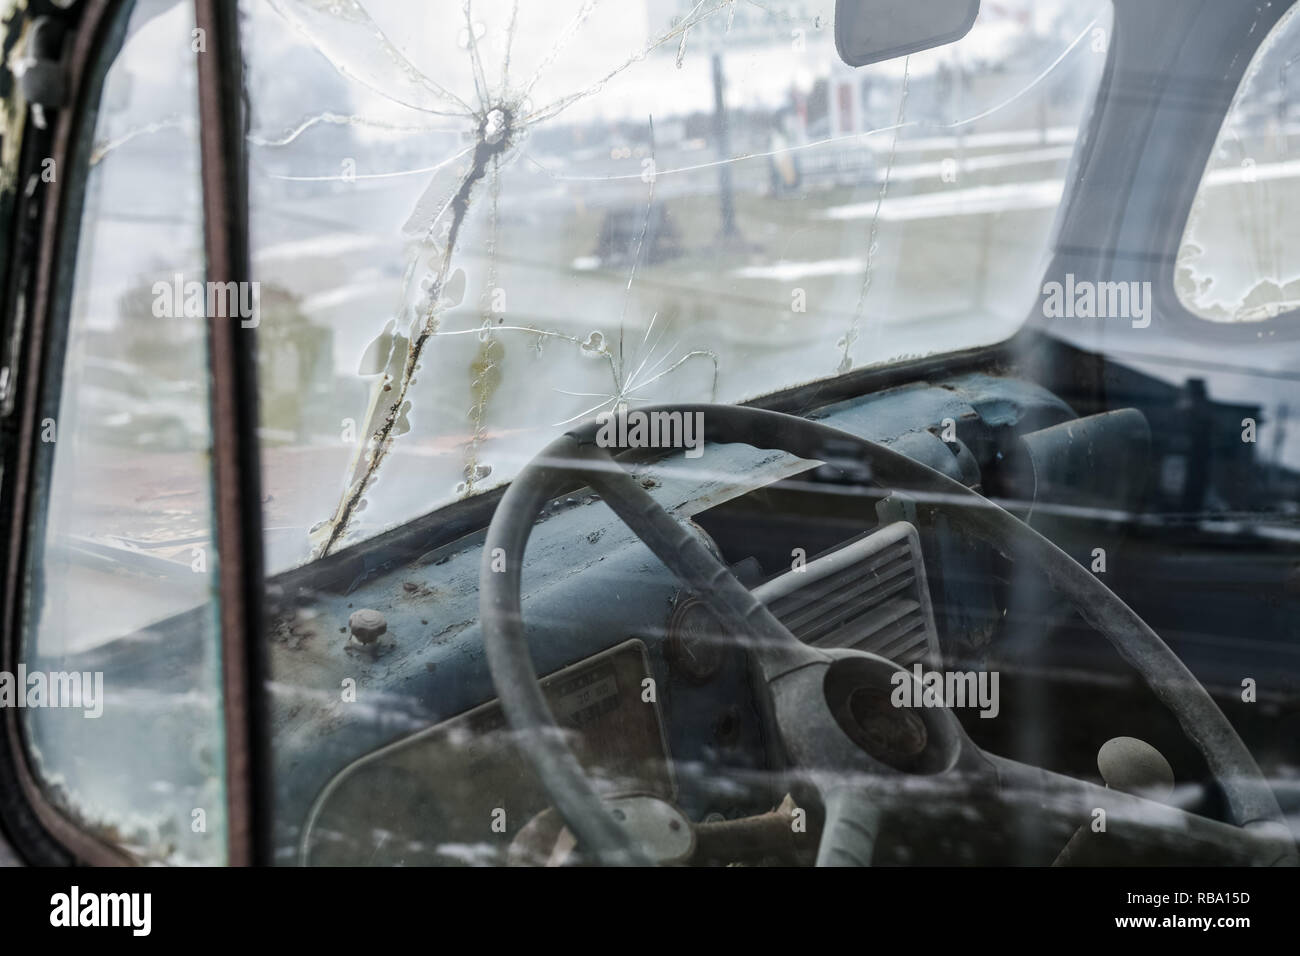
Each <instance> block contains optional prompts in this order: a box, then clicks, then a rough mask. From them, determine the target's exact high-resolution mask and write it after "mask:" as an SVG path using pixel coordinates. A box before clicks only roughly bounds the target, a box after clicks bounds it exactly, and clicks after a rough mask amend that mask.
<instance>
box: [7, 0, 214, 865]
mask: <svg viewBox="0 0 1300 956" xmlns="http://www.w3.org/2000/svg"><path fill="white" fill-rule="evenodd" d="M192 6H193V5H192V4H190V3H187V2H176V0H152V2H139V3H136V4H135V5H134V6H133V9H132V11H131V12H130V14H129V20H128V22H127V24H126V40H125V43H124V45H123V47H122V49H121V51H120V53H119V54H118V56H117V57H116V59H115V60H114V61H113V62H112V64H111V66H110V67H109V69H108V72H107V75H106V77H105V82H104V88H103V95H102V100H101V103H100V108H99V115H98V117H97V119H96V120H95V123H94V132H93V139H94V143H93V148H92V150H91V156H90V168H89V170H77V171H75V172H73V173H70V174H68V175H71V176H84V177H85V200H84V209H83V218H82V221H81V228H80V239H79V244H78V249H77V256H76V263H75V270H74V271H73V275H72V288H71V313H70V316H69V320H68V331H67V344H66V353H65V354H64V355H63V356H61V357H60V364H59V365H58V367H56V368H54V369H53V370H52V372H51V377H52V378H53V379H54V380H55V381H57V382H59V383H60V385H59V386H58V392H59V394H58V405H57V408H49V409H47V410H46V413H45V417H44V421H43V423H42V429H41V436H40V437H41V441H42V448H43V450H42V455H43V467H44V469H45V473H44V474H45V477H44V480H43V481H40V482H38V486H37V492H38V520H37V523H36V527H35V531H34V533H35V538H34V540H35V542H36V545H35V548H34V553H33V554H32V555H31V563H30V572H29V573H30V589H29V592H28V607H27V613H26V620H27V633H26V635H25V644H24V652H25V653H24V655H23V665H24V667H25V669H26V672H27V678H26V687H25V688H22V687H20V688H19V691H20V692H22V693H25V703H27V704H29V705H30V704H31V703H32V701H33V693H34V687H35V686H36V685H37V684H41V683H44V684H45V685H46V692H45V694H44V697H45V703H44V704H43V705H42V706H28V708H27V709H26V710H24V715H25V727H26V730H27V734H28V739H29V746H30V750H31V754H32V758H33V763H34V766H35V768H36V771H37V774H38V777H39V779H40V780H41V781H42V783H43V784H44V786H45V788H46V790H47V792H48V794H49V796H50V797H51V798H52V799H53V801H54V803H55V804H56V805H57V806H58V807H59V808H60V809H62V810H63V811H64V812H65V813H66V814H68V815H69V816H70V817H72V818H73V819H74V820H76V821H77V822H78V823H80V824H81V825H83V826H84V827H86V828H88V829H90V830H92V831H93V832H95V833H97V834H98V835H99V836H101V837H103V838H105V839H107V840H108V841H110V842H113V843H115V844H118V845H120V846H122V847H123V848H125V849H126V850H128V851H129V852H130V853H132V854H134V855H135V856H137V857H138V858H139V859H141V860H143V861H149V862H154V861H166V862H171V863H187V862H202V863H212V862H220V861H221V860H222V859H223V858H224V854H225V835H224V823H223V815H224V805H225V796H224V790H223V783H222V781H223V776H222V771H223V748H224V743H223V738H222V733H221V723H220V721H221V699H220V695H219V674H220V670H219V666H220V665H219V659H218V656H217V655H218V650H217V631H216V615H215V604H214V602H213V600H212V591H213V587H214V580H215V573H216V565H217V560H216V553H215V548H214V544H213V528H212V519H211V487H210V478H209V472H210V468H209V455H210V451H211V435H210V432H209V425H208V410H207V403H208V396H207V389H206V381H207V371H206V355H205V325H204V319H203V318H202V316H201V315H199V316H194V315H193V314H192V311H193V310H191V311H190V313H187V312H186V310H185V309H184V307H183V302H184V299H183V297H182V298H179V299H178V295H177V293H176V290H177V288H180V289H181V290H182V291H183V290H184V289H185V288H186V284H187V283H190V282H194V281H198V282H201V281H202V280H203V276H204V262H203V244H202V206H201V193H200V184H199V182H200V181H199V145H198V129H197V88H196V84H197V77H196V72H195V54H194V51H193V47H192V42H193V34H192V31H193V29H194V23H193V10H192ZM178 283H179V286H178ZM178 301H179V302H180V303H181V307H180V308H179V309H178V308H177V306H178ZM38 675H39V676H38ZM34 682H35V683H34ZM74 690H75V691H76V693H75V694H74ZM77 698H79V699H77Z"/></svg>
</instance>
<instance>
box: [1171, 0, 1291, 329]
mask: <svg viewBox="0 0 1300 956" xmlns="http://www.w3.org/2000/svg"><path fill="white" fill-rule="evenodd" d="M1298 9H1300V8H1293V9H1292V10H1291V11H1290V12H1289V13H1287V14H1286V15H1285V16H1284V17H1283V18H1282V19H1281V20H1280V21H1279V22H1278V23H1277V24H1276V25H1275V26H1274V27H1273V30H1272V32H1271V33H1270V34H1269V35H1268V37H1266V38H1265V40H1264V42H1263V44H1262V45H1261V46H1260V48H1259V50H1258V51H1256V53H1255V57H1254V59H1253V60H1252V61H1251V64H1250V66H1249V68H1248V69H1247V70H1246V74H1245V77H1244V78H1243V79H1242V82H1241V87H1240V89H1239V90H1238V91H1237V95H1236V97H1235V98H1234V100H1233V103H1232V107H1231V109H1230V110H1229V111H1228V115H1227V117H1226V118H1225V119H1224V122H1223V128H1222V129H1221V130H1220V131H1219V137H1218V139H1217V141H1216V142H1215V144H1214V152H1213V153H1211V155H1210V161H1209V163H1208V164H1207V165H1206V168H1205V175H1204V177H1203V178H1202V179H1201V185H1200V188H1199V190H1198V191H1197V194H1196V200H1195V203H1194V204H1193V207H1192V213H1191V217H1190V218H1189V220H1188V222H1187V228H1186V231H1185V232H1184V234H1183V241H1182V245H1181V248H1180V249H1179V253H1178V262H1177V266H1176V269H1177V271H1176V275H1175V283H1174V285H1175V289H1176V290H1177V293H1178V298H1179V300H1180V301H1181V302H1182V304H1183V306H1184V307H1186V308H1187V309H1188V310H1189V311H1191V312H1192V313H1193V314H1194V315H1197V316H1199V317H1200V318H1202V319H1207V320H1209V321H1211V322H1260V321H1264V320H1266V319H1271V318H1273V317H1275V316H1277V315H1280V314H1282V313H1284V312H1290V311H1292V310H1293V309H1296V308H1297V307H1300V159H1297V158H1296V157H1295V155H1294V154H1293V153H1292V149H1293V147H1295V146H1297V145H1300V97H1297V96H1296V95H1295V91H1296V89H1297V88H1300V16H1297V10H1298Z"/></svg>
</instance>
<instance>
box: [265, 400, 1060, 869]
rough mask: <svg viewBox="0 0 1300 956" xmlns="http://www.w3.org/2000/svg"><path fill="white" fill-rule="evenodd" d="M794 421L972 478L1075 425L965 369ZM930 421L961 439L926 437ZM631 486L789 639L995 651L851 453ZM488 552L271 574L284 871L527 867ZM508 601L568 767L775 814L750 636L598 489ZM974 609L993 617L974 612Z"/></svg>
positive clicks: (904, 503)
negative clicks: (351, 629) (729, 629)
mask: <svg viewBox="0 0 1300 956" xmlns="http://www.w3.org/2000/svg"><path fill="white" fill-rule="evenodd" d="M809 417H813V418H817V419H820V420H823V421H826V422H827V423H829V424H832V425H834V426H836V427H838V428H841V429H844V430H846V431H850V432H854V433H857V434H860V435H863V436H864V437H867V438H871V439H873V440H876V441H880V442H882V443H885V444H890V445H892V446H893V447H895V448H896V449H897V450H900V451H903V452H904V453H906V454H909V455H912V456H913V457H918V458H922V459H923V460H925V461H926V463H927V464H931V465H932V466H933V467H938V468H940V469H941V470H944V471H946V472H947V473H949V474H951V475H953V476H954V477H958V478H960V479H961V480H962V481H963V482H965V483H966V484H968V485H970V486H973V487H977V486H978V485H979V483H980V481H981V480H984V479H985V477H986V476H987V475H988V474H990V473H991V472H992V471H995V470H996V468H997V464H998V461H999V460H1000V459H1001V458H1002V457H1004V452H1005V450H1007V449H1009V447H1010V445H1011V444H1013V443H1014V442H1015V441H1016V440H1017V436H1019V435H1020V434H1023V433H1024V432H1026V431H1033V430H1035V429H1037V428H1041V427H1047V426H1050V425H1052V424H1056V423H1057V422H1059V421H1064V420H1067V419H1069V418H1071V417H1073V416H1072V413H1071V412H1070V410H1069V409H1068V407H1066V406H1065V405H1064V403H1062V402H1061V401H1060V400H1059V399H1057V398H1055V397H1054V396H1052V395H1051V394H1050V393H1048V392H1046V391H1045V390H1043V389H1041V388H1038V387H1036V386H1032V385H1028V384H1026V383H1023V382H1019V381H1017V380H1015V379H1007V378H1001V377H997V376H991V375H985V374H970V375H965V376H960V377H957V378H954V379H951V380H948V381H944V382H942V383H936V384H924V383H923V384H917V385H909V386H903V387H900V388H897V389H891V390H887V391H884V392H880V393H876V394H874V395H871V396H867V397H864V398H860V399H854V400H852V401H848V402H843V403H841V404H839V405H835V406H830V407H827V408H823V409H819V410H817V411H815V412H813V413H812V414H811V415H810V416H809ZM945 422H950V423H952V424H954V425H955V426H956V437H953V436H949V438H948V440H944V438H942V437H940V432H941V430H942V429H943V428H944V427H945ZM636 473H637V477H638V479H639V480H640V481H641V484H642V487H644V488H646V489H647V490H648V491H649V492H650V494H651V495H652V496H654V497H655V498H656V499H657V500H658V501H659V502H660V503H661V504H662V505H664V506H665V507H666V508H667V509H668V510H669V511H670V512H671V513H673V514H675V515H676V516H677V517H679V518H680V519H683V520H688V521H691V522H692V523H693V524H694V525H695V527H696V528H697V530H698V531H700V533H701V534H702V535H704V536H705V538H706V540H707V541H708V542H709V544H710V546H711V547H712V548H713V549H714V550H715V553H717V554H718V555H719V556H720V557H722V558H723V560H725V561H726V562H727V563H728V564H729V565H730V566H731V567H732V568H733V570H734V571H735V572H736V574H737V576H738V577H740V579H741V580H742V582H743V583H745V584H746V585H747V586H749V587H750V588H751V589H752V590H753V591H754V593H755V594H756V595H757V596H758V597H760V599H762V600H763V601H765V602H766V603H767V604H768V605H769V607H771V608H772V610H773V612H774V613H775V614H776V615H777V616H778V617H779V618H781V619H782V621H783V622H784V623H786V624H787V626H788V627H790V629H791V630H792V631H793V632H794V633H795V634H796V636H798V637H799V638H800V639H802V640H805V641H807V642H809V643H813V644H817V645H819V646H823V647H859V648H862V649H865V650H874V651H876V652H878V653H882V654H884V655H885V656H890V657H892V658H893V659H895V660H898V661H900V662H908V663H910V662H913V661H916V662H921V661H925V660H934V659H937V658H938V657H939V656H940V655H942V654H945V653H948V652H949V651H950V650H951V649H952V648H954V647H959V646H960V647H968V646H973V645H978V644H979V643H980V641H981V640H983V641H985V642H986V641H987V634H988V632H989V630H990V628H991V627H992V624H991V623H990V622H991V621H992V620H993V619H994V618H995V616H996V615H995V613H994V611H993V597H992V596H991V594H989V593H988V591H989V584H988V578H987V575H986V574H983V573H982V572H983V571H984V569H983V568H982V567H981V566H979V565H978V563H977V564H976V565H975V566H974V567H971V566H969V562H970V561H977V562H978V560H982V559H983V558H982V557H981V556H979V555H973V554H971V553H968V552H963V551H962V550H961V549H960V548H959V547H958V548H957V549H956V550H954V548H953V546H952V545H951V543H950V542H946V541H942V540H940V538H942V537H943V536H942V535H941V534H937V533H936V531H935V529H934V528H933V527H932V526H931V524H930V522H929V521H928V520H927V518H926V507H925V505H924V504H919V503H917V502H914V501H911V500H908V499H906V498H905V497H903V496H898V495H890V494H888V493H887V492H884V491H882V490H879V489H872V488H871V487H870V484H869V481H868V482H864V481H863V477H864V476H861V475H855V474H853V472H852V465H851V463H848V462H836V461H834V460H828V461H821V462H817V461H806V460H802V459H798V458H795V457H794V456H791V455H788V454H786V453H783V452H772V451H767V450H761V449H756V448H752V447H750V446H747V445H724V446H718V447H717V448H716V449H714V450H713V451H712V452H711V453H710V454H709V455H706V456H704V458H703V459H699V460H694V461H693V460H689V459H683V458H682V457H680V456H675V457H673V458H669V459H662V460H660V461H657V462H653V463H650V464H646V465H642V466H639V467H638V468H637V472H636ZM482 540H483V532H482V530H476V531H471V532H469V533H467V534H465V535H463V536H461V537H459V538H457V539H456V540H454V541H451V542H449V543H447V544H444V545H442V546H439V547H434V548H431V549H430V550H428V551H426V552H423V553H420V554H418V555H417V556H416V557H415V558H414V559H413V560H409V561H404V562H402V563H400V564H398V565H397V566H393V565H391V564H389V565H384V564H382V563H381V564H376V565H375V566H373V567H367V566H366V565H365V563H364V561H363V562H362V563H361V564H360V565H359V566H352V567H349V568H346V569H345V571H346V573H337V571H336V573H334V574H333V575H332V576H330V577H329V578H328V579H325V580H323V581H322V579H320V578H312V577H310V576H308V575H307V574H306V573H300V574H293V573H291V574H289V575H285V576H282V577H281V578H280V579H279V580H277V582H276V589H275V591H274V592H273V597H274V598H275V603H276V607H275V609H274V613H273V617H272V620H273V621H275V622H276V624H275V626H274V627H273V628H272V634H273V638H274V643H273V646H272V670H273V675H274V683H273V694H272V702H273V708H272V717H273V728H274V737H273V760H274V761H275V764H276V768H275V769H276V773H275V774H274V778H275V779H276V780H277V781H278V786H277V791H276V793H275V800H276V813H275V816H276V819H277V821H279V822H278V825H277V832H276V838H277V844H278V846H279V850H278V855H279V857H280V859H281V861H282V862H297V863H313V864H315V863H332V864H344V865H346V864H356V863H396V864H406V865H416V864H435V863H436V864H450V865H456V864H476V863H490V862H500V861H502V860H505V861H514V860H516V858H517V857H519V854H520V853H523V852H524V850H523V849H521V847H522V844H521V840H523V836H521V834H522V835H527V833H528V831H529V827H530V825H532V827H533V828H534V829H535V828H536V827H537V826H538V825H539V816H540V815H542V814H543V813H544V811H545V807H546V799H545V796H544V793H543V792H542V791H541V789H540V787H539V785H538V783H537V781H536V779H535V777H534V775H533V773H532V772H531V770H530V768H529V767H528V765H527V762H526V761H525V760H524V759H523V758H522V755H521V754H520V753H519V752H518V750H517V748H516V747H515V745H514V743H513V742H512V739H511V734H510V731H509V729H508V726H507V724H506V721H505V718H504V715H503V714H502V713H501V711H500V709H499V707H498V706H497V704H496V703H495V693H494V690H493V687H492V683H491V679H490V676H489V674H488V671H487V666H486V660H485V658H484V652H483V648H482V642H481V639H480V638H479V635H478V626H477V617H478V612H477V599H478V587H477V583H478V573H479V562H480V554H481V546H482ZM972 581H982V582H983V583H982V584H981V585H979V586H978V587H975V588H974V589H973V590H972V585H971V582H972ZM522 595H523V608H524V619H525V626H526V633H527V636H528V640H529V644H530V648H531V652H532V655H533V661H534V664H535V666H536V668H537V671H538V672H539V673H541V674H546V675H549V676H548V677H546V678H545V679H544V684H545V687H546V693H547V695H548V700H549V702H550V704H551V707H552V711H553V712H554V713H555V715H556V717H557V720H559V722H560V723H561V725H562V726H564V727H566V728H568V729H570V730H574V731H579V732H580V733H577V734H575V738H574V742H575V745H576V746H578V747H580V750H579V757H580V760H581V761H582V762H583V764H584V767H585V768H586V769H587V770H588V772H589V773H590V774H591V775H592V776H593V777H594V778H595V779H596V780H597V781H599V784H598V785H599V786H600V787H601V788H603V789H605V790H606V791H608V792H610V793H623V794H636V793H644V794H652V795H656V796H660V797H662V798H663V799H664V800H667V801H671V802H672V804H673V805H674V806H675V807H678V808H680V811H681V813H682V814H684V815H685V816H686V817H687V818H689V819H690V820H691V821H695V822H706V823H707V822H720V821H725V820H733V819H736V818H739V817H746V816H750V815H753V814H761V813H764V812H765V811H769V810H771V808H772V807H774V806H776V805H777V804H778V803H779V802H780V801H781V799H782V797H783V795H784V793H785V790H784V785H785V782H784V781H783V780H782V778H781V774H780V767H781V760H782V758H781V754H780V753H779V752H778V751H777V748H776V745H775V742H774V741H772V740H769V739H767V738H766V736H765V733H764V727H765V720H764V715H763V714H762V713H760V712H759V705H758V703H757V700H758V699H759V697H758V695H755V694H754V693H753V689H752V683H751V682H752V675H751V674H750V672H749V665H748V658H747V656H746V654H745V652H744V649H743V647H742V646H741V643H740V642H739V641H738V640H736V638H735V636H734V635H726V634H722V633H720V628H719V626H718V624H717V621H716V620H715V619H713V617H712V615H711V614H710V613H709V612H708V610H707V608H706V607H705V606H704V605H703V604H702V603H700V602H699V601H698V599H697V598H696V597H695V596H693V595H690V594H685V593H682V591H681V589H680V588H679V586H678V585H677V583H676V581H675V579H674V578H673V577H672V575H671V574H670V573H669V572H668V571H667V570H666V569H665V568H664V567H663V566H662V565H661V564H660V563H659V562H658V560H657V559H656V558H655V557H654V556H653V555H652V554H651V553H650V551H649V550H648V549H647V548H646V547H645V545H643V544H642V543H641V542H639V541H638V540H637V539H636V538H635V537H634V536H633V535H632V534H631V532H630V531H628V530H627V529H626V528H625V527H624V526H623V525H622V524H621V523H620V522H619V521H618V520H617V519H616V518H615V517H614V516H613V514H612V513H611V512H610V511H609V509H608V508H607V507H605V506H604V504H603V503H601V502H600V500H599V498H598V497H597V496H595V495H594V494H592V493H590V492H589V491H579V492H575V493H574V494H571V495H566V496H564V497H562V498H560V499H557V500H556V501H554V502H553V503H552V506H551V507H550V508H549V509H548V510H547V512H546V514H545V515H544V516H543V518H542V519H541V520H540V522H539V524H538V526H537V527H536V529H535V531H534V534H533V537H532V539H531V541H530V545H529V550H528V553H527V555H526V560H525V566H524V569H523V585H522ZM932 598H933V599H932ZM957 598H960V607H961V610H960V612H957V611H955V610H954V601H955V600H956V599H957ZM972 598H975V599H976V600H974V601H972ZM981 604H982V605H983V606H986V607H988V608H989V613H988V614H987V615H984V616H981V615H979V614H972V613H971V607H972V606H975V607H977V608H978V607H979V606H981ZM357 609H367V610H371V611H375V612H377V613H379V614H381V615H382V616H383V617H384V619H385V620H386V622H387V629H386V632H385V633H384V635H383V637H382V638H380V639H379V640H378V641H376V642H375V643H374V644H372V645H367V646H361V645H359V644H358V643H357V642H356V641H349V640H347V639H346V637H345V635H344V634H343V633H342V632H341V631H340V626H341V625H342V624H343V623H345V622H346V621H347V619H348V617H349V615H351V614H352V613H354V612H355V611H356V610H357ZM340 687H342V688H343V689H344V692H343V693H341V694H340V693H337V692H335V691H333V690H331V688H340ZM349 688H350V689H351V691H352V699H350V700H349V699H347V698H348V689H349ZM435 835H436V839H435ZM534 862H535V861H534Z"/></svg>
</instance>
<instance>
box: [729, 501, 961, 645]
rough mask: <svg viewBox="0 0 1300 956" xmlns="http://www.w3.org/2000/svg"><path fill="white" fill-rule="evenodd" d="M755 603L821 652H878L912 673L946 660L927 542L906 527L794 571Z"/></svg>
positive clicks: (896, 526)
mask: <svg viewBox="0 0 1300 956" xmlns="http://www.w3.org/2000/svg"><path fill="white" fill-rule="evenodd" d="M754 596H755V597H757V598H758V599H759V600H761V601H762V602H763V603H764V604H766V605H767V606H768V608H769V609H770V610H771V611H772V613H773V614H775V615H776V616H777V618H778V619H779V620H780V621H781V623H783V624H784V625H785V626H786V627H788V628H789V629H790V631H791V633H793V634H794V636H795V637H797V638H799V640H801V641H803V642H804V643H805V644H811V645H812V646H813V647H848V648H853V649H854V650H860V651H870V652H871V653H873V654H879V655H880V656H881V657H885V658H888V659H890V660H892V661H894V662H895V663H898V664H902V665H904V666H910V665H911V664H913V663H915V662H917V661H926V660H937V659H938V654H939V639H938V634H937V633H936V631H935V626H934V611H933V609H932V608H931V606H930V591H929V588H928V587H927V585H926V581H925V564H924V562H923V560H922V557H921V548H920V541H919V539H918V537H917V533H916V528H914V527H913V526H912V525H911V524H909V523H908V522H906V521H896V522H894V523H893V524H890V525H887V526H886V527H884V528H882V529H881V530H879V531H876V532H874V533H873V534H870V535H868V536H867V537H865V538H863V539H861V540H860V541H855V542H853V543H852V544H850V545H847V546H845V547H843V548H840V549H839V550H837V551H832V552H831V553H830V554H827V555H823V556H822V557H820V558H817V559H816V560H815V561H810V562H809V563H808V564H807V565H806V566H805V567H804V569H803V570H802V571H787V572H786V573H785V574H783V575H781V576H780V577H779V578H775V579H773V580H771V581H768V582H767V583H765V584H762V585H759V586H758V587H757V588H755V589H754Z"/></svg>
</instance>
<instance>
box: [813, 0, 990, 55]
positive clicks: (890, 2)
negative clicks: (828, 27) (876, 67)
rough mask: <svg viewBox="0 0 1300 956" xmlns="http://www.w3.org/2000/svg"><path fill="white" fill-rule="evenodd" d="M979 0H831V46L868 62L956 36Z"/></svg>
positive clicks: (965, 29)
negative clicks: (832, 15) (832, 29)
mask: <svg viewBox="0 0 1300 956" xmlns="http://www.w3.org/2000/svg"><path fill="white" fill-rule="evenodd" d="M979 12H980V0H835V49H836V51H838V52H839V55H840V59H841V60H843V61H844V62H845V63H847V64H848V65H849V66H866V65H867V64H869V63H879V62H880V61H881V60H891V59H893V58H894V57H897V56H906V55H907V54H909V53H916V52H917V51H919V50H929V49H931V48H933V47H936V46H943V45H944V44H945V43H953V42H954V41H956V40H960V39H961V38H962V37H964V36H965V35H966V34H967V33H969V32H970V28H971V26H972V25H974V23H975V18H976V17H977V16H979Z"/></svg>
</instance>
